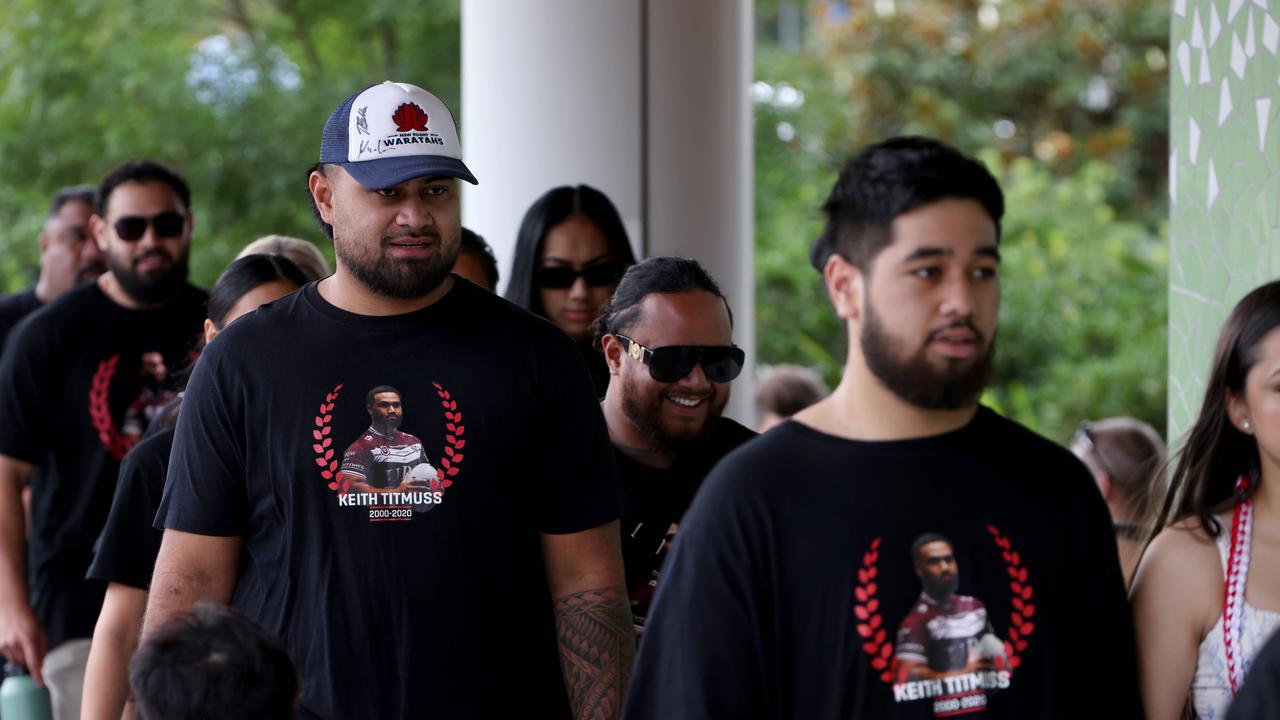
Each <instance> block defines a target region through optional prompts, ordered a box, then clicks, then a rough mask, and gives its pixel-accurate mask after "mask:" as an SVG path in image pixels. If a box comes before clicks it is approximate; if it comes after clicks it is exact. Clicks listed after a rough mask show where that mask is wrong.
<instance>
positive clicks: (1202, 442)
mask: <svg viewBox="0 0 1280 720" xmlns="http://www.w3.org/2000/svg"><path fill="white" fill-rule="evenodd" d="M1276 328H1280V281H1272V282H1269V283H1267V284H1266V285H1263V286H1261V287H1259V288H1257V289H1255V290H1254V291H1253V292H1250V293H1249V294H1248V295H1245V296H1244V299H1242V300H1241V301H1240V302H1239V304H1237V305H1236V307H1235V309H1234V310H1232V311H1231V315H1230V316H1229V317H1228V318H1227V321H1226V323H1225V324H1223V326H1222V331H1221V333H1220V334H1219V335H1218V344H1217V347H1216V348H1215V350H1214V352H1213V369H1212V370H1211V371H1210V373H1209V379H1208V382H1206V383H1205V391H1204V404H1203V405H1201V406H1200V415H1199V416H1198V417H1197V418H1196V422H1195V424H1194V425H1192V426H1191V430H1190V431H1189V432H1188V433H1187V435H1186V440H1185V442H1184V443H1183V446H1182V450H1181V451H1180V452H1179V453H1178V460H1177V465H1176V467H1175V469H1174V471H1173V477H1172V478H1171V479H1170V482H1169V490H1168V494H1167V495H1166V496H1165V501H1164V506H1163V507H1162V508H1161V510H1160V514H1159V516H1158V517H1157V518H1156V522H1155V524H1154V526H1153V528H1152V535H1154V534H1155V533H1157V532H1159V531H1160V529H1161V528H1163V527H1166V526H1167V525H1169V524H1170V523H1171V522H1173V521H1174V520H1177V519H1180V518H1185V517H1195V518H1197V519H1199V521H1200V526H1201V527H1202V528H1204V531H1205V532H1206V533H1208V534H1209V536H1210V537H1217V536H1218V534H1219V533H1220V532H1221V531H1222V529H1221V528H1220V527H1219V524H1218V522H1217V520H1215V519H1214V517H1213V516H1214V514H1215V513H1219V512H1222V511H1223V510H1226V509H1227V508H1229V507H1232V506H1233V505H1234V504H1235V503H1236V502H1237V501H1238V500H1245V499H1248V498H1250V497H1252V496H1253V493H1254V492H1255V491H1256V490H1257V488H1258V483H1257V473H1258V468H1259V467H1260V466H1261V465H1260V458H1259V455H1258V443H1257V441H1256V440H1255V439H1254V438H1253V437H1252V436H1250V435H1246V434H1244V433H1242V432H1240V431H1239V430H1237V429H1236V427H1235V426H1234V425H1232V424H1231V422H1230V418H1228V416H1227V397H1228V393H1230V394H1231V395H1234V396H1236V397H1241V396H1243V395H1244V388H1245V378H1246V377H1248V375H1249V371H1250V370H1251V369H1253V366H1254V365H1255V364H1257V362H1258V352H1257V351H1258V346H1259V345H1260V344H1262V341H1263V339H1264V338H1266V336H1267V335H1268V334H1270V333H1271V331H1272V330H1275V329H1276ZM1246 473H1251V474H1253V475H1254V480H1253V481H1252V482H1251V483H1250V484H1249V487H1248V488H1247V489H1246V490H1244V492H1243V493H1237V492H1236V490H1235V486H1236V479H1237V478H1239V477H1240V476H1241V475H1242V474H1246Z"/></svg>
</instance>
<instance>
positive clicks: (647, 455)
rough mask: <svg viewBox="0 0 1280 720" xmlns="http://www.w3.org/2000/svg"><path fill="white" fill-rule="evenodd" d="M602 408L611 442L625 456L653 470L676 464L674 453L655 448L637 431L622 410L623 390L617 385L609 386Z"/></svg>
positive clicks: (601, 403) (601, 404) (602, 401)
mask: <svg viewBox="0 0 1280 720" xmlns="http://www.w3.org/2000/svg"><path fill="white" fill-rule="evenodd" d="M615 380H616V376H615ZM600 407H601V409H602V410H604V421H605V424H606V425H608V426H609V442H611V443H613V446H614V447H616V448H617V449H618V450H619V451H621V452H622V453H623V454H624V455H626V456H627V457H629V458H631V459H632V460H635V461H636V462H638V463H640V464H641V465H648V466H649V467H653V468H661V469H666V468H669V467H671V466H672V465H673V464H674V463H675V454H674V453H672V452H669V451H663V450H658V449H656V448H654V447H653V445H652V443H649V442H647V441H646V440H645V439H644V438H643V437H642V436H641V435H640V433H639V432H637V431H636V426H635V425H633V424H632V423H631V419H630V418H628V417H627V414H626V413H625V412H623V410H622V390H621V389H620V388H618V387H617V383H610V384H609V388H608V390H607V391H606V392H605V395H604V400H601V401H600Z"/></svg>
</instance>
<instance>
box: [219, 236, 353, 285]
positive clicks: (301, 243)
mask: <svg viewBox="0 0 1280 720" xmlns="http://www.w3.org/2000/svg"><path fill="white" fill-rule="evenodd" d="M249 255H282V256H284V257H286V258H289V260H290V261H292V262H293V264H294V265H297V266H298V269H299V270H301V271H302V274H303V275H304V276H305V277H306V278H307V281H308V282H310V281H312V280H322V279H324V278H327V277H329V276H330V275H332V274H333V271H332V270H330V269H329V261H328V260H325V258H324V254H323V253H321V252H320V248H318V247H316V246H315V244H313V243H311V242H309V241H307V240H303V239H302V238H296V237H289V236H288V235H263V236H262V237H260V238H258V239H257V240H254V241H253V242H251V243H249V244H248V245H245V246H244V249H243V250H241V251H240V254H239V255H237V256H236V258H242V257H247V256H249Z"/></svg>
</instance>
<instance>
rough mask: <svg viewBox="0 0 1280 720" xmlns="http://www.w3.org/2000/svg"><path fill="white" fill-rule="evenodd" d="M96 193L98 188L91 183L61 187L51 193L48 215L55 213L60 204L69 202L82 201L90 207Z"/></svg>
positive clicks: (51, 215) (92, 204)
mask: <svg viewBox="0 0 1280 720" xmlns="http://www.w3.org/2000/svg"><path fill="white" fill-rule="evenodd" d="M97 193H98V188H96V187H94V186H92V185H71V186H68V187H64V188H61V189H59V190H58V192H56V193H54V194H53V201H52V202H50V203H49V212H48V217H53V216H54V215H57V214H58V211H59V210H61V209H62V206H63V205H66V204H67V203H69V202H78V203H84V204H85V205H88V206H89V207H90V208H92V207H94V198H95V197H96V196H97Z"/></svg>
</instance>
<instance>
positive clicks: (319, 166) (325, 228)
mask: <svg viewBox="0 0 1280 720" xmlns="http://www.w3.org/2000/svg"><path fill="white" fill-rule="evenodd" d="M313 172H318V173H320V174H321V175H323V176H325V177H329V171H328V168H327V166H326V164H325V163H316V164H315V165H312V166H311V167H309V168H307V178H306V179H307V182H306V185H305V186H304V187H305V188H306V192H307V202H309V203H311V214H312V215H314V216H315V218H316V222H317V223H319V224H320V232H322V233H324V236H325V237H326V238H328V239H329V242H333V226H332V225H330V224H329V223H327V222H325V221H324V217H323V216H322V215H320V208H319V206H317V205H316V198H315V196H314V195H312V194H311V173H313Z"/></svg>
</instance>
